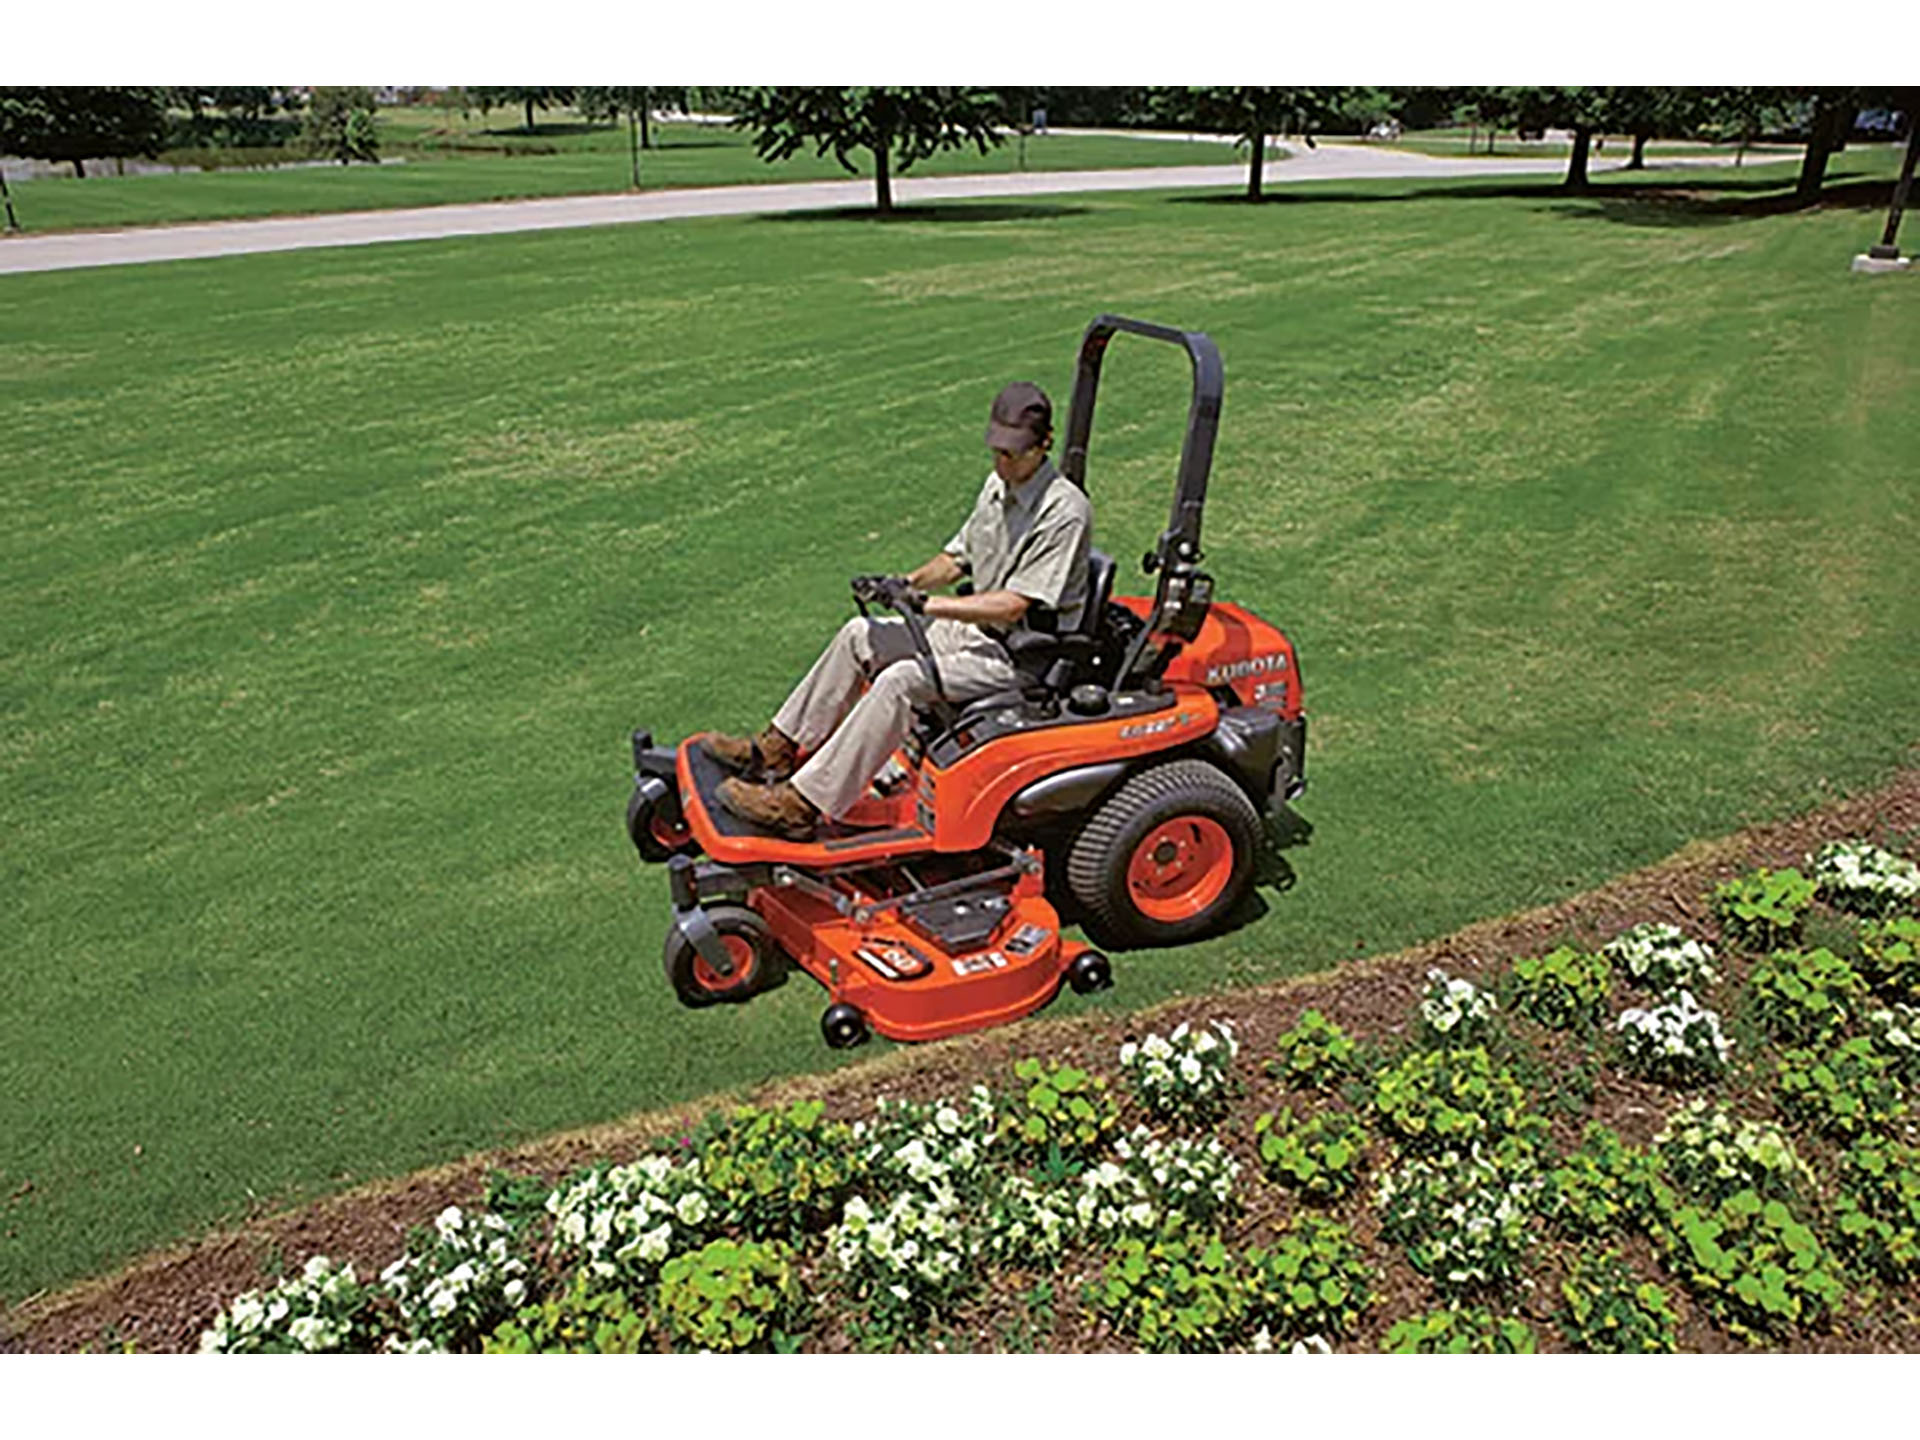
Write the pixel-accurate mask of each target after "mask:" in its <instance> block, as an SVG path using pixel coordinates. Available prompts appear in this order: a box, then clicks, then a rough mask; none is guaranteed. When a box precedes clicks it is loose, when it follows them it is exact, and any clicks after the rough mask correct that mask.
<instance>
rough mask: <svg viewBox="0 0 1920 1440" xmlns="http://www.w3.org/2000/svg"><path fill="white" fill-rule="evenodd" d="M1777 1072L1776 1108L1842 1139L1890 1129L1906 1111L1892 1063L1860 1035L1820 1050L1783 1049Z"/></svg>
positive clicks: (1857, 1137) (1881, 1132) (1868, 1040)
mask: <svg viewBox="0 0 1920 1440" xmlns="http://www.w3.org/2000/svg"><path fill="white" fill-rule="evenodd" d="M1778 1074H1779V1080H1778V1088H1777V1090H1776V1093H1777V1094H1778V1095H1779V1097H1780V1108H1781V1110H1782V1111H1784V1112H1785V1113H1786V1114H1787V1115H1788V1116H1789V1117H1790V1118H1791V1119H1793V1120H1796V1121H1798V1122H1800V1123H1801V1124H1804V1125H1810V1126H1812V1127H1813V1128H1814V1129H1816V1130H1818V1131H1820V1132H1821V1133H1822V1134H1825V1135H1830V1136H1832V1137H1833V1138H1834V1139H1836V1140H1839V1141H1841V1142H1842V1143H1845V1142H1847V1141H1850V1140H1857V1139H1859V1138H1860V1137H1861V1136H1863V1135H1867V1134H1870V1133H1880V1134H1887V1133H1890V1132H1891V1131H1892V1130H1893V1129H1894V1128H1895V1127H1896V1126H1897V1125H1899V1123H1900V1122H1901V1120H1902V1119H1903V1118H1904V1117H1905V1116H1906V1113H1907V1102H1906V1098H1905V1096H1904V1095H1903V1094H1902V1091H1901V1085H1900V1082H1899V1080H1898V1079H1897V1078H1896V1076H1895V1073H1894V1068H1893V1066H1892V1064H1890V1063H1889V1061H1888V1059H1887V1057H1886V1056H1885V1055H1883V1054H1881V1053H1880V1052H1879V1051H1878V1050H1877V1049H1875V1048H1874V1043H1873V1041H1872V1040H1871V1039H1869V1038H1868V1037H1866V1036H1864V1035H1856V1036H1855V1037H1854V1038H1853V1039H1851V1040H1846V1041H1843V1042H1842V1043H1841V1044H1840V1045H1839V1046H1837V1047H1836V1048H1834V1049H1833V1050H1831V1051H1829V1052H1827V1053H1824V1054H1823V1053H1821V1052H1819V1051H1816V1050H1789V1051H1787V1052H1786V1053H1785V1054H1783V1055H1782V1056H1781V1057H1780V1063H1779V1071H1778Z"/></svg>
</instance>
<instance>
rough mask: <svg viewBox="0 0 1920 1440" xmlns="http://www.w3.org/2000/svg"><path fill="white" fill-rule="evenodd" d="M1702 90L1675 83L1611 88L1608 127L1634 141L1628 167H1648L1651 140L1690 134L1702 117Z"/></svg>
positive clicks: (1635, 168)
mask: <svg viewBox="0 0 1920 1440" xmlns="http://www.w3.org/2000/svg"><path fill="white" fill-rule="evenodd" d="M1700 99H1701V92H1700V91H1698V90H1683V89H1679V88H1677V87H1674V86H1671V85H1616V86H1612V87H1610V88H1609V90H1608V105H1607V114H1606V120H1607V126H1608V128H1609V129H1610V130H1617V131H1619V132H1621V133H1622V134H1624V135H1626V136H1628V137H1629V138H1631V139H1632V141H1633V153H1632V154H1631V155H1630V156H1628V157H1627V164H1626V168H1627V169H1629V170H1644V169H1646V168H1647V142H1648V141H1649V140H1653V139H1655V138H1659V137H1672V136H1676V135H1686V134H1689V133H1690V132H1692V131H1693V129H1694V128H1695V127H1696V125H1697V124H1698V122H1699V119H1700Z"/></svg>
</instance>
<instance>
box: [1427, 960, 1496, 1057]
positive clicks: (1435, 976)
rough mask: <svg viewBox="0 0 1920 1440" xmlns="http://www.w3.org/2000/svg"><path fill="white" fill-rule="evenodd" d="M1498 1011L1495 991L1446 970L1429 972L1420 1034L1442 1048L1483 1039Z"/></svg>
mask: <svg viewBox="0 0 1920 1440" xmlns="http://www.w3.org/2000/svg"><path fill="white" fill-rule="evenodd" d="M1499 1010H1500V1002H1499V1001H1498V1000H1497V999H1496V998H1495V997H1494V994H1493V992H1492V991H1490V990H1483V989H1481V988H1480V987H1479V986H1478V985H1475V984H1474V983H1473V982H1472V981H1471V980H1467V979H1463V978H1461V977H1459V976H1455V975H1449V974H1447V972H1446V971H1444V970H1429V971H1427V986H1426V989H1425V990H1423V991H1422V992H1421V995H1420V1034H1421V1036H1422V1038H1424V1039H1425V1040H1427V1041H1429V1042H1431V1043H1437V1044H1441V1045H1465V1044H1467V1043H1468V1042H1470V1041H1474V1040H1482V1039H1485V1038H1486V1036H1487V1034H1488V1032H1489V1031H1490V1030H1491V1029H1492V1027H1493V1018H1494V1016H1495V1015H1496V1014H1498V1013H1499Z"/></svg>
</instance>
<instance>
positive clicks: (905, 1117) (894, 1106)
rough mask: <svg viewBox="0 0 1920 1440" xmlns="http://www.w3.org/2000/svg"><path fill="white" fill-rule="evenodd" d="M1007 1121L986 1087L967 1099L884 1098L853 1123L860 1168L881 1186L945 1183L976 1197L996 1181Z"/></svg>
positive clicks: (872, 1182)
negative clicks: (868, 1115)
mask: <svg viewBox="0 0 1920 1440" xmlns="http://www.w3.org/2000/svg"><path fill="white" fill-rule="evenodd" d="M1006 1122H1007V1117H1006V1116H1005V1115H1004V1114H1002V1113H1001V1111H1000V1109H999V1107H998V1105H997V1103H996V1102H995V1100H994V1096H993V1092H992V1091H990V1090H988V1089H987V1087H986V1086H984V1085H975V1086H974V1087H973V1089H972V1090H971V1091H970V1092H969V1093H968V1095H967V1097H966V1098H965V1099H964V1100H954V1099H946V1098H942V1099H937V1100H894V1099H889V1098H887V1097H885V1096H882V1097H881V1098H880V1099H879V1100H877V1101H875V1102H874V1113H873V1115H872V1117H871V1118H870V1119H866V1120H862V1121H860V1122H859V1123H857V1124H856V1125H855V1126H854V1127H853V1143H854V1146H855V1149H856V1151H857V1153H858V1157H859V1159H858V1168H859V1170H860V1171H861V1172H863V1174H864V1176H865V1179H866V1183H868V1184H869V1185H870V1186H871V1187H873V1188H874V1189H876V1190H885V1189H887V1188H888V1187H890V1186H898V1185H914V1186H921V1187H926V1188H936V1187H942V1186H944V1187H947V1188H949V1189H951V1190H953V1191H955V1192H956V1193H958V1194H961V1195H965V1196H968V1197H970V1198H971V1197H977V1196H978V1195H979V1194H981V1193H982V1192H983V1191H984V1190H986V1189H989V1188H991V1187H992V1185H993V1183H994V1178H995V1168H994V1166H993V1164H992V1159H993V1155H994V1152H995V1150H996V1148H997V1147H998V1143H999V1137H1000V1136H1001V1134H1002V1133H1003V1132H1004V1131H1005V1130H1006V1129H1007V1128H1008V1126H1007V1123H1006Z"/></svg>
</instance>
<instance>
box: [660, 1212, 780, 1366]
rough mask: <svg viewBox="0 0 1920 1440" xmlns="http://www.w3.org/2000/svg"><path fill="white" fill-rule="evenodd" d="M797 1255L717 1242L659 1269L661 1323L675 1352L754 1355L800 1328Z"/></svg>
mask: <svg viewBox="0 0 1920 1440" xmlns="http://www.w3.org/2000/svg"><path fill="white" fill-rule="evenodd" d="M801 1310H802V1293H801V1289H800V1282H799V1279H798V1278H797V1277H796V1275H795V1274H794V1268H793V1252H792V1251H791V1250H789V1249H788V1248H787V1247H786V1245H784V1244H783V1243H781V1242H780V1241H778V1240H771V1241H765V1242H762V1241H757V1240H715V1241H712V1242H711V1243H709V1244H708V1245H706V1246H705V1247H704V1248H703V1249H700V1250H697V1251H695V1252H693V1253H692V1254H688V1255H676V1256H675V1257H674V1258H673V1259H671V1260H669V1261H668V1262H667V1263H666V1264H665V1265H663V1266H662V1267H661V1268H660V1318H661V1323H662V1325H663V1327H664V1328H665V1330H666V1332H667V1336H668V1338H669V1339H670V1340H672V1341H673V1343H674V1345H675V1346H676V1347H677V1348H681V1349H693V1350H718V1351H736V1350H756V1349H760V1348H761V1347H763V1346H768V1345H771V1344H772V1343H773V1341H774V1338H775V1337H776V1336H779V1335H783V1334H786V1333H788V1332H791V1331H792V1330H794V1329H795V1328H797V1320H798V1317H799V1315H800V1313H801Z"/></svg>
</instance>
